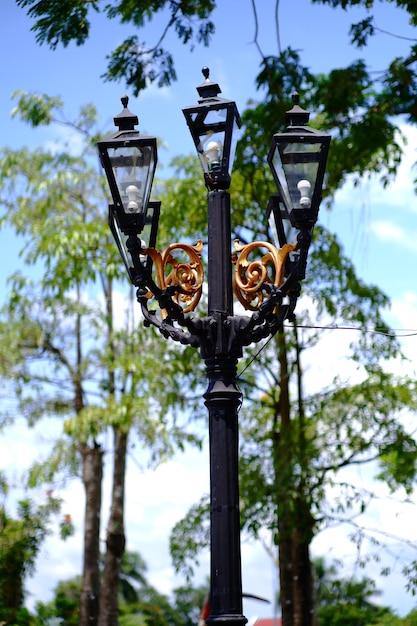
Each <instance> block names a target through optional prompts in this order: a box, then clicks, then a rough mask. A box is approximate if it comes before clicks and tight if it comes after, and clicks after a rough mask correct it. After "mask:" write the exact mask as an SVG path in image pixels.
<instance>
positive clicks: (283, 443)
mask: <svg viewBox="0 0 417 626" xmlns="http://www.w3.org/2000/svg"><path fill="white" fill-rule="evenodd" d="M277 341H278V354H279V364H280V399H279V407H278V411H277V416H276V423H275V425H274V435H273V455H274V472H275V492H276V498H277V499H276V507H277V517H278V547H279V577H280V595H281V611H282V626H313V625H314V624H315V605H314V582H313V574H312V565H311V560H310V542H311V539H312V537H313V532H312V528H313V525H314V520H313V518H312V516H311V511H310V500H309V497H308V493H307V487H306V484H307V482H306V476H307V474H308V468H306V467H305V446H306V441H305V436H304V435H305V433H304V429H305V420H304V406H303V398H302V389H301V370H300V363H299V352H300V350H299V346H298V338H297V337H296V350H297V362H296V367H297V371H298V377H297V386H298V394H297V396H298V406H297V409H298V413H299V414H298V416H297V417H298V423H297V420H296V418H295V417H294V418H293V419H292V418H291V405H290V394H289V379H290V372H289V365H288V347H287V344H286V337H285V334H284V332H283V331H282V332H280V333H279V334H278V336H277ZM278 418H279V425H278ZM297 434H298V436H297ZM296 465H297V466H298V468H301V475H300V474H299V473H298V474H297V475H295V474H294V468H295V466H296ZM296 494H297V495H296Z"/></svg>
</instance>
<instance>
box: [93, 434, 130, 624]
mask: <svg viewBox="0 0 417 626" xmlns="http://www.w3.org/2000/svg"><path fill="white" fill-rule="evenodd" d="M127 439H128V435H127V433H123V432H120V431H119V430H117V429H115V430H114V462H113V489H112V502H111V507H110V519H109V523H108V526H107V538H106V556H105V559H104V571H103V580H102V583H101V597H100V613H99V620H98V626H117V624H118V592H119V576H120V566H121V560H122V556H123V553H124V549H125V542H126V540H125V532H124V497H125V472H126V452H127Z"/></svg>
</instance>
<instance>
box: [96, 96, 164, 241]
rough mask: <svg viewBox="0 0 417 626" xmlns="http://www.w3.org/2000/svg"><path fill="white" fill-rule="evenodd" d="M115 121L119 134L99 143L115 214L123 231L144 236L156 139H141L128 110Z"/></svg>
mask: <svg viewBox="0 0 417 626" xmlns="http://www.w3.org/2000/svg"><path fill="white" fill-rule="evenodd" d="M121 100H122V104H123V111H122V112H121V113H120V114H119V115H117V116H116V117H115V118H114V123H115V126H117V127H118V130H117V131H116V132H114V133H113V134H112V135H110V136H109V137H106V138H105V139H103V140H102V141H99V142H98V144H97V145H98V151H99V155H100V161H101V164H102V166H103V168H104V171H105V174H106V177H107V181H108V184H109V187H110V192H111V195H112V198H113V211H114V214H115V219H116V221H117V223H118V227H119V228H120V230H121V231H122V232H123V233H125V234H129V233H136V234H139V233H141V232H142V230H143V228H144V226H145V223H146V214H147V209H148V204H149V198H150V194H151V188H152V182H153V177H154V174H155V168H156V163H157V145H156V137H148V136H146V135H141V134H140V133H139V131H138V130H136V129H135V126H136V125H137V124H138V123H139V121H138V118H137V116H136V115H134V114H133V113H131V112H130V111H129V109H128V108H127V105H128V101H129V99H128V97H127V96H123V98H122V99H121Z"/></svg>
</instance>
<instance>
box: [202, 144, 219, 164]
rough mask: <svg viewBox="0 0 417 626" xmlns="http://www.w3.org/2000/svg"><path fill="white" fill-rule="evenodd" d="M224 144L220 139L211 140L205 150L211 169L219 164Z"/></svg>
mask: <svg viewBox="0 0 417 626" xmlns="http://www.w3.org/2000/svg"><path fill="white" fill-rule="evenodd" d="M221 150H222V146H221V143H219V142H218V141H209V142H208V144H207V145H206V149H205V150H204V156H205V157H206V159H207V162H208V164H209V167H210V169H211V168H212V167H213V166H215V165H217V166H218V165H219V162H220V154H221Z"/></svg>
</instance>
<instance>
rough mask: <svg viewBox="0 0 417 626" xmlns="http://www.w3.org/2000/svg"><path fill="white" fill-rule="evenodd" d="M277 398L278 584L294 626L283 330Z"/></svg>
mask: <svg viewBox="0 0 417 626" xmlns="http://www.w3.org/2000/svg"><path fill="white" fill-rule="evenodd" d="M277 344H278V346H277V347H278V360H279V365H280V372H279V379H280V397H279V405H278V406H277V409H276V415H275V423H274V428H273V456H274V474H275V493H276V509H277V519H278V550H279V554H278V556H279V581H280V597H281V612H282V626H294V621H293V611H294V599H293V576H294V574H293V563H292V558H293V555H292V540H291V527H292V520H291V497H292V494H291V485H292V462H293V461H292V455H293V447H292V445H291V416H290V396H289V372H288V360H287V346H286V341H285V333H284V331H280V332H279V333H278V335H277Z"/></svg>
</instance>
